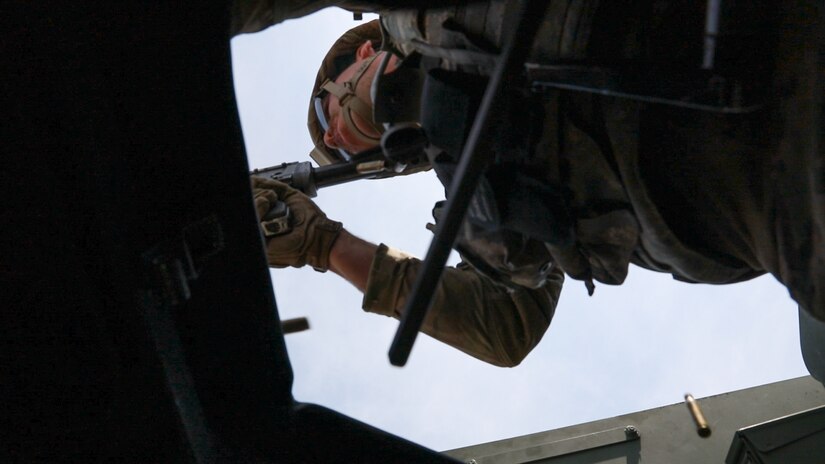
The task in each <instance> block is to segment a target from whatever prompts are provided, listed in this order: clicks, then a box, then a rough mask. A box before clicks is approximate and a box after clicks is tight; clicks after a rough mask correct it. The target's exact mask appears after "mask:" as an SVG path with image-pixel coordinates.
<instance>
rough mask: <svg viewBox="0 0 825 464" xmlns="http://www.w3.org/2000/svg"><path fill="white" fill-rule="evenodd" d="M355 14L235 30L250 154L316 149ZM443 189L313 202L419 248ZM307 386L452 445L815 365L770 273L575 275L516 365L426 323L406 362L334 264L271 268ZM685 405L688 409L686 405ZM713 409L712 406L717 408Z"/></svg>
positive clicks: (352, 225) (371, 184)
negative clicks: (588, 286)
mask: <svg viewBox="0 0 825 464" xmlns="http://www.w3.org/2000/svg"><path fill="white" fill-rule="evenodd" d="M357 24H358V23H356V22H354V21H353V20H352V15H351V14H349V13H347V12H345V11H343V10H338V9H327V10H324V11H322V12H320V13H316V14H314V15H312V16H310V17H306V18H300V19H296V20H291V21H287V22H285V23H282V24H280V25H277V26H275V27H272V28H270V29H268V30H266V31H263V32H260V33H257V34H249V35H245V36H241V37H237V38H235V39H233V42H232V53H233V69H234V73H235V86H236V92H237V99H238V106H239V109H240V114H241V122H242V125H243V131H244V138H245V141H246V146H247V152H248V157H249V164H250V167H251V168H260V167H266V166H271V165H275V164H280V163H282V162H284V161H297V160H300V161H304V160H308V159H309V158H308V156H307V154H308V153H309V151H310V149H311V141H310V139H309V135H308V133H307V130H306V113H307V109H308V102H309V94H310V91H311V85H312V83H313V82H314V79H315V73H316V72H317V70H318V66H319V64H320V61H321V59H322V58H323V56H324V54H325V53H326V51H327V49H328V48H329V46H330V45H331V44H332V42H333V41H334V40H335V39H337V38H338V37H339V36H340V35H341V34H342V33H343V32H344V31H345V30H347V29H349V28H351V27H354V26H355V25H357ZM442 198H443V189H442V187H441V185H440V184H439V183H438V181H437V180H436V179H435V176H434V175H433V174H431V173H425V174H417V175H414V176H410V177H407V178H400V179H392V180H384V181H361V182H356V183H353V184H348V185H343V186H336V187H331V188H328V189H325V190H321V192H320V194H319V196H318V198H316V202H317V203H318V204H319V205H320V206H321V207H322V209H324V211H325V212H326V213H327V215H328V216H330V217H331V218H333V219H336V220H340V221H342V222H343V223H344V226H345V227H346V228H347V229H349V230H350V231H351V232H353V233H354V234H356V235H359V236H361V237H362V238H365V239H367V240H370V241H373V242H376V243H377V242H384V243H387V244H389V245H392V246H395V247H397V248H401V249H403V250H406V251H408V252H410V253H413V254H416V255H418V256H422V257H423V256H424V255H425V254H426V250H427V247H428V246H429V241H430V239H431V237H432V236H431V234H430V232H428V231H427V230H426V229H425V228H424V225H425V224H426V223H427V222H430V221H432V219H431V215H430V210H431V208H432V205H433V203H434V202H435V201H437V200H440V199H442ZM272 278H273V281H274V286H275V293H276V296H277V299H278V307H279V312H280V315H281V318H283V319H288V318H293V317H302V316H303V317H307V318H309V320H310V324H311V329H310V330H309V331H306V332H302V333H297V334H292V335H288V336H287V337H286V340H287V347H288V350H289V354H290V359H291V362H292V368H293V370H294V372H295V383H294V388H293V392H294V395H295V398H296V399H297V400H299V401H304V402H310V403H317V404H320V405H323V406H327V407H329V408H332V409H334V410H337V411H339V412H341V413H343V414H346V415H348V416H351V417H354V418H356V419H359V420H361V421H364V422H366V423H368V424H371V425H374V426H376V427H379V428H382V429H384V430H386V431H388V432H391V433H394V434H396V435H400V436H402V437H404V438H407V439H410V440H413V441H415V442H418V443H420V444H423V445H425V446H428V447H430V448H433V449H436V450H448V449H453V448H458V447H462V446H468V445H473V444H478V443H484V442H488V441H491V440H498V439H502V438H508V437H513V436H518V435H523V434H526V433H533V432H539V431H543V430H549V429H554V428H558V427H562V426H566V425H573V424H578V423H582V422H587V421H591V420H596V419H601V418H605V417H611V416H615V415H618V414H623V413H629V412H634V411H639V410H643V409H649V408H652V407H658V406H662V405H666V404H672V403H676V402H680V401H682V396H683V395H684V393H685V392H691V393H693V394H694V396H696V397H704V396H709V395H713V394H717V393H722V392H727V391H732V390H738V389H741V388H746V387H750V386H755V385H760V384H764V383H768V382H774V381H779V380H784V379H788V378H792V377H798V376H801V375H807V371H806V370H805V367H804V365H803V363H802V357H801V355H800V352H799V335H798V328H797V313H796V305H795V304H794V303H793V302H792V301H791V299H790V297H789V296H788V293H787V291H786V290H785V288H784V287H782V286H781V285H780V284H778V283H777V282H776V281H775V280H774V279H773V278H772V277H770V276H767V277H762V278H759V279H755V280H753V281H751V282H747V283H743V284H737V285H729V286H711V285H691V284H684V283H679V282H676V281H674V280H672V279H671V278H670V276H668V275H665V274H657V273H652V272H648V271H645V270H643V269H640V268H637V267H632V268H631V271H630V275H629V277H628V279H627V281H626V282H625V284H624V285H622V286H620V287H608V286H606V285H597V287H596V293H595V295H594V296H593V297H589V298H588V297H587V292H586V291H585V288H584V285H583V284H582V283H581V282H578V281H573V280H572V279H568V281H567V284H566V286H565V288H564V290H563V291H562V295H561V300H560V302H559V305H558V307H557V310H556V316H555V319H554V321H553V324H552V325H551V327H550V330H549V331H548V333H547V334H546V335H545V337H544V339H543V340H542V342H541V343H540V344H539V346H538V347H537V348H536V349H535V350H534V351H533V352H532V353H531V354H530V355H529V356H528V358H527V359H526V360H525V361H524V362H523V363H522V364H521V365H520V366H518V367H516V368H513V369H502V368H496V367H493V366H489V365H486V364H484V363H482V362H480V361H477V360H475V359H473V358H471V357H469V356H467V355H464V354H463V353H460V352H459V351H457V350H454V349H452V348H450V347H448V346H446V345H443V344H441V343H439V342H436V341H434V340H432V339H430V338H428V337H427V336H425V335H421V336H419V338H418V341H417V342H416V345H415V348H414V349H413V352H412V355H411V357H410V361H409V363H408V365H407V366H406V367H404V368H396V367H392V366H390V364H389V361H388V360H387V350H388V348H389V345H390V341H391V340H392V337H393V335H394V333H395V329H396V327H397V325H398V324H397V322H396V321H395V320H393V319H391V318H386V317H382V316H376V315H373V314H368V313H365V312H363V311H362V310H361V309H360V308H361V294H360V293H359V292H358V291H357V290H356V289H355V288H354V287H351V286H350V285H349V284H348V283H346V282H345V281H344V280H343V279H340V278H338V277H337V276H336V275H334V274H332V273H326V274H321V273H317V272H315V271H313V270H311V269H284V270H280V269H279V270H272ZM685 420H690V419H689V417H688V416H687V415H686V416H685ZM711 421H712V419H711Z"/></svg>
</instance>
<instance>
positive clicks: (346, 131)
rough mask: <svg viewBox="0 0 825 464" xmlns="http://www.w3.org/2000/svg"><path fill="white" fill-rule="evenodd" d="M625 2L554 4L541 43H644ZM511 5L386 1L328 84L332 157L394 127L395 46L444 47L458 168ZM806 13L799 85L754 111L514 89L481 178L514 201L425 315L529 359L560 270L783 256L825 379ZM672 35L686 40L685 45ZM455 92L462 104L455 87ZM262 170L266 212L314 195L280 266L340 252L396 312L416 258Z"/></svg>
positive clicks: (733, 269) (326, 131)
mask: <svg viewBox="0 0 825 464" xmlns="http://www.w3.org/2000/svg"><path fill="white" fill-rule="evenodd" d="M613 7H614V8H618V6H613ZM610 8H611V7H610V6H603V7H600V8H596V7H595V2H553V3H551V4H550V6H549V7H548V9H549V11H548V12H547V17H546V18H545V21H544V23H543V25H542V29H541V31H540V33H539V36H538V37H539V39H538V40H537V41H536V44H535V45H534V48H533V50H532V52H531V57H530V60H535V61H536V62H552V61H562V60H564V61H571V60H573V61H575V60H580V61H581V60H593V59H605V58H607V57H609V56H611V55H612V56H614V57H618V58H623V59H628V60H630V59H634V58H640V55H639V54H640V53H642V52H641V51H640V50H642V49H643V47H641V46H639V44H637V43H634V42H633V39H634V38H638V37H636V36H634V35H633V34H628V33H627V31H638V30H637V28H634V24H631V23H632V20H633V16H632V15H627V14H624V15H622V14H620V13H621V12H619V11H612V12H611V11H610ZM557 9H558V11H556V10H557ZM506 13H507V9H506V8H505V2H503V1H502V2H496V1H491V2H486V3H481V4H473V5H470V6H465V7H461V8H449V9H442V10H437V9H436V10H427V11H424V12H420V11H415V10H394V11H392V12H390V13H388V14H386V15H383V16H382V19H381V23H380V26H381V27H380V29H379V25H378V24H377V23H373V24H368V25H364V26H359V28H356V29H354V30H353V31H350V33H348V34H349V36H348V35H345V36H344V37H342V38H341V39H340V40H339V41H338V42H336V44H335V45H334V46H333V48H332V50H331V51H330V53H329V54H328V55H327V57H326V58H325V60H324V63H323V64H322V67H321V70H320V72H319V76H318V79H317V80H316V84H315V91H316V92H315V95H316V96H318V98H317V99H314V100H313V103H312V104H311V108H310V132H311V133H312V135H313V140H314V142H315V144H316V149H315V150H314V151H313V157H314V158H315V159H316V161H318V162H319V163H322V164H325V163H329V162H334V161H336V160H338V159H340V157H344V156H347V155H346V153H347V150H351V151H359V150H361V149H363V148H366V147H368V146H374V145H375V144H376V143H377V140H378V136H379V135H380V132H381V129H382V128H381V126H380V124H376V123H375V122H374V121H373V120H372V119H373V118H372V117H371V114H370V109H371V106H372V104H373V102H372V99H371V98H370V93H369V89H370V87H371V84H372V82H373V80H374V78H375V77H376V76H378V77H379V78H380V76H381V73H379V72H377V69H378V67H379V65H380V61H383V57H384V56H390V57H391V58H389V61H388V65H387V69H386V72H393V70H394V68H396V67H398V66H399V63H403V59H404V58H407V57H409V56H411V55H413V54H414V53H418V54H421V55H424V56H425V57H426V58H427V60H422V63H426V66H429V72H428V79H429V81H428V82H427V84H426V85H425V87H427V89H428V90H426V91H425V92H424V96H423V97H422V102H421V103H422V115H421V118H422V124H423V125H424V127H425V128H426V129H427V134H428V135H429V136H430V141H431V142H432V146H431V147H430V148H429V149H428V156H429V158H430V161H431V162H432V164H433V167H434V168H435V170H436V172H437V174H438V175H439V177H440V178H441V179H442V181H444V182H448V181H449V178H450V175H451V172H452V169H453V168H454V166H455V158H456V157H457V155H458V153H460V144H461V142H462V141H463V139H462V137H461V136H463V135H465V134H466V126H467V124H468V123H467V120H461V117H460V116H461V114H460V112H458V113H457V112H456V111H455V106H456V105H455V102H459V103H460V104H459V105H458V106H459V107H462V106H461V105H464V106H463V107H462V108H467V109H469V110H470V111H468V115H469V116H471V115H472V114H473V112H474V111H473V109H474V105H475V104H477V100H478V92H476V91H475V88H477V86H476V83H477V82H478V79H477V77H478V76H482V77H484V76H486V75H489V72H490V69H491V62H492V59H491V58H492V56H493V55H494V53H495V52H496V51H497V47H499V46H500V44H501V37H502V36H503V35H504V33H503V30H504V29H506V27H508V26H509V27H511V26H512V24H508V21H507V19H506V18H507V15H506ZM662 15H663V17H667V16H668V15H667V14H664V13H663V14H662ZM677 17H678V20H679V21H685V20H686V18H685V17H684V16H677ZM502 18H505V19H504V20H502ZM622 18H623V19H624V20H625V22H622ZM687 19H689V18H687ZM797 19H798V18H794V17H793V16H792V15H789V16H788V17H786V18H785V20H786V21H789V22H790V23H793V22H794V21H796V20H797ZM628 21H630V23H629V22H628ZM795 25H797V26H799V27H797V28H795V31H794V32H786V33H785V34H786V35H784V36H783V37H782V40H780V41H779V44H778V50H777V54H776V56H782V57H783V62H782V65H781V66H776V67H774V68H772V77H771V79H772V80H773V81H772V83H771V85H773V88H782V89H783V91H784V93H783V95H782V98H769V99H768V101H767V103H766V107H765V109H763V110H760V111H756V112H753V113H749V114H745V115H737V116H732V117H730V116H726V115H720V114H714V113H708V112H698V111H695V110H686V109H682V108H674V107H671V106H664V105H656V104H643V103H637V102H632V101H628V100H624V99H619V98H612V97H602V96H596V95H593V94H586V93H574V92H566V91H550V92H547V93H544V94H541V95H538V94H534V93H530V92H527V91H526V88H527V86H526V85H525V88H524V89H515V90H516V91H515V92H514V93H513V94H511V95H510V97H511V101H514V102H516V104H514V105H513V107H512V108H505V111H509V112H507V113H506V114H505V116H504V117H502V118H501V119H500V124H499V126H498V127H497V128H496V129H495V131H494V133H493V134H489V138H488V139H489V143H491V144H493V145H495V147H494V149H495V150H497V153H498V152H501V153H505V152H506V153H505V155H504V156H501V157H500V158H501V159H503V161H501V162H499V163H498V164H496V165H494V166H493V167H492V168H491V169H490V170H489V171H488V173H487V174H486V176H485V178H484V179H483V180H482V184H481V187H480V189H479V192H478V193H477V194H476V197H477V199H480V200H479V201H482V202H483V201H485V200H486V201H489V202H491V203H494V204H496V205H498V206H499V210H500V211H499V213H500V217H498V218H496V219H497V220H496V222H497V224H499V227H490V221H487V220H486V219H488V218H485V217H482V216H481V215H480V214H478V213H476V214H475V216H474V214H473V211H472V210H471V212H470V214H468V218H467V219H466V220H465V224H464V226H463V230H462V232H461V234H460V236H459V240H458V247H459V250H460V251H461V252H462V256H463V257H465V258H468V261H469V262H471V263H472V265H470V264H462V265H460V266H459V267H458V269H455V270H451V271H448V272H447V273H446V274H445V277H444V279H443V280H442V283H441V286H440V288H439V290H438V291H437V293H436V300H435V302H434V304H433V306H432V310H431V312H430V314H429V316H428V319H427V321H426V322H425V326H424V329H423V330H424V331H425V332H427V333H430V334H431V335H433V336H434V337H436V338H438V339H440V340H442V341H445V342H447V343H449V344H451V345H453V346H456V347H458V348H459V349H462V350H464V351H466V352H468V353H470V354H472V355H474V356H476V357H479V358H480V359H483V360H485V361H488V362H492V363H494V364H497V365H513V364H517V363H518V361H519V360H520V359H521V358H522V357H523V356H524V355H525V354H526V353H527V352H529V350H530V349H531V348H532V346H534V345H535V343H537V342H538V340H539V339H540V338H541V335H542V334H543V333H544V331H545V330H546V328H547V324H549V321H550V318H551V317H552V314H553V310H554V307H555V303H556V301H557V298H558V293H559V289H560V286H561V283H562V277H561V275H560V273H559V270H560V269H561V270H563V271H564V272H565V273H566V274H568V275H569V276H570V277H572V278H574V279H577V280H583V281H584V282H585V283H586V285H587V286H588V288H589V289H591V290H592V282H593V281H594V280H595V281H598V282H602V283H606V284H621V283H622V281H623V280H624V278H625V276H626V274H627V268H628V265H629V263H631V262H632V263H634V264H636V265H639V266H642V267H645V268H648V269H652V270H656V271H661V272H668V273H670V274H672V275H673V276H674V278H677V279H679V280H684V281H687V282H702V283H714V284H727V283H735V282H740V281H743V280H747V279H750V278H753V277H756V276H758V275H761V274H764V273H766V272H770V273H771V274H773V275H774V276H775V277H776V278H777V279H778V280H780V281H781V282H782V283H783V284H785V286H786V287H787V288H788V289H789V291H790V293H791V296H792V297H793V298H794V299H795V300H796V301H797V303H799V304H800V309H801V310H800V323H801V334H802V339H803V340H802V344H803V356H804V359H805V362H806V364H807V366H808V368H809V370H810V371H811V372H812V374H813V375H814V376H815V377H817V378H818V379H819V380H820V381H822V380H825V372H824V371H823V353H822V349H823V346H825V336H823V333H825V328H823V324H822V321H823V320H825V289H823V287H824V286H825V250H823V246H824V245H825V243H823V237H825V218H823V215H825V199H823V192H825V185H823V182H825V174H824V172H825V171H823V156H822V153H821V150H820V149H819V148H817V147H816V146H810V145H806V144H809V140H810V139H812V138H814V137H811V132H810V131H808V129H806V127H807V126H806V124H808V125H809V123H808V122H807V121H806V120H805V118H804V117H800V116H799V115H800V114H801V115H812V117H813V118H814V119H813V120H818V119H816V118H818V113H817V111H819V110H817V108H819V106H818V105H820V104H821V101H820V99H819V98H820V95H819V94H818V93H817V91H816V90H815V89H816V88H817V86H816V78H815V77H813V76H815V75H816V71H817V69H818V68H816V66H817V63H816V61H815V60H811V59H810V57H809V56H808V54H806V53H805V50H807V49H808V48H809V47H810V46H811V43H810V42H805V41H806V40H811V38H812V37H813V38H815V37H816V33H815V32H816V31H817V30H818V29H817V28H821V25H818V24H816V23H814V24H813V25H811V24H804V23H803V24H795ZM648 26H650V25H648ZM654 26H655V23H654ZM672 26H673V24H666V23H665V24H658V27H660V28H661V29H662V30H670V29H671V28H672ZM651 28H655V27H652V26H651ZM788 30H790V29H788ZM382 31H383V38H384V40H383V41H382V40H381V37H382V36H381V32H382ZM812 31H813V33H812ZM674 43H678V42H674ZM379 46H380V47H379ZM663 47H664V45H663ZM667 47H673V43H668V44H667ZM668 51H670V52H671V54H672V55H673V56H675V57H676V58H675V59H681V58H682V56H681V55H680V53H681V52H683V50H679V49H678V47H677V48H676V49H668ZM348 57H349V60H350V61H352V63H351V64H349V63H347V59H348ZM376 57H377V58H376ZM379 58H381V59H379ZM770 64H771V66H772V65H773V62H770ZM402 66H403V64H402ZM328 77H334V78H335V79H334V80H332V81H328V80H327V78H328ZM428 92H429V93H428ZM474 92H475V93H474ZM445 101H449V102H450V105H452V107H445V106H443V105H442V106H439V103H440V102H445ZM316 102H317V103H318V104H317V105H316ZM365 108H366V110H365ZM820 110H821V108H820ZM794 112H796V114H794ZM445 114H446V115H449V117H450V118H453V119H452V120H448V118H446V117H445V116H444V115H445ZM324 120H326V121H324ZM327 123H328V124H327ZM815 131H816V128H815V129H814V133H815ZM457 133H458V135H457ZM795 134H796V136H797V137H798V138H797V139H794V137H795ZM456 141H458V142H456ZM499 141H504V142H499ZM496 144H498V145H496ZM331 149H335V150H339V151H338V152H337V153H336V151H335V150H331ZM341 150H342V151H341ZM255 186H256V203H257V205H258V207H259V211H260V212H265V211H266V210H267V209H268V207H269V206H268V202H271V201H272V200H273V199H274V198H275V197H276V196H277V197H279V198H281V199H283V200H284V201H287V203H289V204H290V206H292V207H293V209H294V210H295V211H297V212H298V214H296V222H297V224H306V226H305V227H304V226H301V227H296V230H295V231H294V232H293V233H292V234H290V235H292V237H289V238H286V237H284V238H275V239H271V240H269V241H268V244H267V249H268V255H269V260H270V262H271V263H272V264H273V265H276V266H285V265H293V266H300V265H304V264H311V265H313V266H315V267H316V268H317V269H321V270H325V269H327V268H328V269H332V270H333V272H336V273H338V274H340V275H342V276H343V277H345V278H347V279H348V280H349V281H351V282H353V283H354V284H355V285H356V287H358V288H359V289H361V290H362V291H364V292H365V298H364V308H365V309H367V310H368V311H373V312H378V313H381V314H387V315H392V316H396V317H397V316H398V311H399V310H400V308H401V307H402V306H403V302H404V299H405V297H406V296H407V292H408V291H409V289H410V285H411V282H412V279H413V278H414V275H415V271H416V268H417V267H418V265H419V262H418V261H417V260H415V259H413V258H410V257H408V256H406V255H404V254H402V253H400V252H397V251H395V250H392V249H390V248H388V247H386V246H385V245H380V246H377V247H376V246H374V245H371V244H369V243H367V242H364V241H362V240H360V239H358V238H356V237H353V236H352V235H350V234H348V233H347V232H346V231H345V230H342V229H341V226H340V224H339V223H335V222H333V221H329V220H328V219H327V218H326V217H325V216H324V214H323V213H322V212H321V211H320V210H318V209H317V207H315V206H314V205H313V204H312V203H311V201H310V200H308V199H306V198H305V197H303V196H302V195H301V194H300V193H298V192H295V191H292V190H291V189H289V188H288V187H286V186H283V185H278V184H275V183H269V182H265V181H256V185H255ZM514 198H517V200H514ZM524 204H527V205H528V206H529V207H521V208H520V207H519V206H523V205H524ZM459 300H460V304H456V303H457V302H458V301H459Z"/></svg>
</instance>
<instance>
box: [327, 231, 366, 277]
mask: <svg viewBox="0 0 825 464" xmlns="http://www.w3.org/2000/svg"><path fill="white" fill-rule="evenodd" d="M377 249H378V247H377V246H376V245H374V244H372V243H369V242H367V241H365V240H362V239H360V238H358V237H356V236H354V235H352V234H351V233H349V232H348V231H347V230H346V229H344V230H342V231H341V233H340V235H339V236H338V238H337V239H335V243H333V245H332V249H331V250H330V252H329V270H331V271H332V272H334V273H336V274H338V275H339V276H341V277H343V278H344V279H346V280H347V281H348V282H349V283H351V284H352V285H354V286H355V288H357V289H358V290H360V291H361V292H364V290H365V289H366V288H367V279H368V277H369V273H370V266H371V265H372V261H373V258H374V257H375V251H376V250H377Z"/></svg>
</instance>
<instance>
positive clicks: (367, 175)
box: [249, 124, 429, 237]
mask: <svg viewBox="0 0 825 464" xmlns="http://www.w3.org/2000/svg"><path fill="white" fill-rule="evenodd" d="M426 146H427V138H426V136H425V135H424V132H423V130H422V129H421V128H420V127H419V126H417V125H410V124H398V125H395V126H393V127H391V128H389V129H388V130H387V131H386V132H385V133H384V135H383V136H382V138H381V144H380V145H379V146H376V147H374V148H370V149H367V150H364V151H362V152H361V153H358V154H356V155H354V156H353V157H352V159H350V160H349V161H347V162H345V163H336V164H330V165H327V166H320V167H317V168H316V167H313V166H312V164H311V163H310V162H309V161H293V162H291V163H282V164H279V165H277V166H271V167H268V168H262V169H253V170H252V171H251V172H250V173H249V175H250V176H257V177H263V178H266V179H272V180H277V181H279V182H283V183H285V184H287V185H289V186H290V187H292V188H294V189H298V190H300V191H301V192H303V193H304V194H305V195H307V196H308V197H310V198H313V197H315V196H316V195H317V194H318V189H319V188H322V187H329V186H332V185H339V184H345V183H347V182H352V181H355V180H359V179H382V178H387V177H395V176H398V175H406V174H412V173H413V172H418V171H421V170H424V169H427V168H428V167H429V164H428V162H427V159H426V155H425V154H424V148H425V147H426ZM289 216H290V213H289V207H287V205H286V204H285V203H284V202H282V201H279V202H278V203H277V204H276V205H275V206H274V207H273V208H272V209H270V210H269V212H268V213H267V214H266V215H265V216H264V217H263V218H261V231H262V232H263V234H264V236H265V237H274V236H276V235H281V234H284V233H287V232H289V230H290V225H289Z"/></svg>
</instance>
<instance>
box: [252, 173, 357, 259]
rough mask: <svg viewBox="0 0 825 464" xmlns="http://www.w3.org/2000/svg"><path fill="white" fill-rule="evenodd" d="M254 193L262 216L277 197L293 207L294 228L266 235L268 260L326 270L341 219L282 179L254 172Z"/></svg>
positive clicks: (292, 221) (256, 205)
mask: <svg viewBox="0 0 825 464" xmlns="http://www.w3.org/2000/svg"><path fill="white" fill-rule="evenodd" d="M252 193H253V197H254V199H255V210H256V211H257V213H258V219H259V220H260V218H262V217H264V216H265V215H266V213H267V212H269V210H270V209H272V207H273V206H275V203H276V202H277V201H278V200H280V201H283V202H284V203H286V205H287V206H288V207H289V210H290V215H291V217H290V218H289V225H290V227H291V230H290V231H289V232H287V233H285V234H283V235H278V236H275V237H272V238H267V239H266V257H267V261H269V264H270V265H271V266H273V267H287V266H293V267H302V266H305V265H307V264H309V265H310V266H312V267H313V268H315V269H316V270H318V271H321V272H324V271H326V270H327V269H328V268H329V251H330V249H332V244H333V243H334V242H335V239H336V238H338V234H339V233H340V232H341V228H342V226H341V223H340V222H337V221H333V220H330V219H328V218H327V216H326V214H324V212H323V211H321V209H320V208H318V206H316V205H315V203H313V202H312V200H310V199H309V197H307V196H306V195H304V194H303V193H301V192H299V191H298V190H296V189H294V188H292V187H290V186H288V185H286V184H284V183H282V182H278V181H275V180H271V179H264V178H262V177H255V176H253V177H252Z"/></svg>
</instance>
